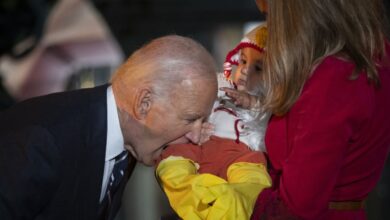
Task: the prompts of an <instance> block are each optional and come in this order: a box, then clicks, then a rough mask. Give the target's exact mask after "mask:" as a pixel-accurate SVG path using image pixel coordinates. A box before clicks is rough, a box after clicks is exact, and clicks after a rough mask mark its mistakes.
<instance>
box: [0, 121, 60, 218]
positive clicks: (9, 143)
mask: <svg viewBox="0 0 390 220" xmlns="http://www.w3.org/2000/svg"><path fill="white" fill-rule="evenodd" d="M59 164H60V157H59V152H58V148H57V147H56V144H55V141H54V138H53V136H52V135H51V134H50V132H49V131H48V130H47V129H45V128H42V127H38V126H30V127H24V128H20V129H13V130H10V131H5V132H4V131H2V132H1V133H0V216H1V217H2V218H3V219H34V217H35V216H36V215H37V214H39V213H40V212H42V211H43V210H44V208H45V207H46V206H47V205H48V203H49V201H50V198H51V195H53V192H54V191H55V190H56V186H57V183H58V177H59Z"/></svg>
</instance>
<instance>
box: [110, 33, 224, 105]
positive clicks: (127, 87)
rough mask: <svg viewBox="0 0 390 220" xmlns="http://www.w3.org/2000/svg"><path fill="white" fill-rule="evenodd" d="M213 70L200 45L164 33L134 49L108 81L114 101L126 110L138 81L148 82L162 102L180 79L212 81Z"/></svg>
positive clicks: (207, 53) (166, 99)
mask: <svg viewBox="0 0 390 220" xmlns="http://www.w3.org/2000/svg"><path fill="white" fill-rule="evenodd" d="M215 73H216V65H215V63H214V60H213V58H212V57H211V55H210V54H209V52H208V51H207V50H206V49H205V48H204V47H203V46H202V45H200V44H199V43H197V42H195V41H194V40H192V39H190V38H187V37H182V36H178V35H168V36H164V37H160V38H156V39H154V40H152V41H151V42H150V43H148V44H146V45H145V46H143V47H141V48H140V49H138V50H137V51H135V52H134V53H133V54H132V55H131V56H130V57H129V58H128V60H127V61H126V62H125V63H124V64H123V65H122V66H120V67H119V68H118V70H117V71H116V72H115V74H114V75H113V78H112V80H111V83H112V88H113V91H114V94H115V99H116V100H117V105H118V106H119V107H120V108H122V109H123V108H124V109H126V110H127V111H129V108H130V107H131V106H132V103H131V102H132V99H131V95H132V94H134V92H135V90H136V89H137V88H138V87H139V86H141V85H149V86H150V88H151V89H152V94H153V95H154V96H155V98H156V100H162V101H164V102H166V101H169V100H170V99H169V98H170V97H171V94H172V93H174V92H177V91H176V88H178V86H180V85H182V84H181V82H183V81H184V80H188V79H190V80H191V79H195V78H196V79H202V80H211V81H213V82H214V84H215V85H216V74H215ZM169 103H170V102H168V103H167V104H169Z"/></svg>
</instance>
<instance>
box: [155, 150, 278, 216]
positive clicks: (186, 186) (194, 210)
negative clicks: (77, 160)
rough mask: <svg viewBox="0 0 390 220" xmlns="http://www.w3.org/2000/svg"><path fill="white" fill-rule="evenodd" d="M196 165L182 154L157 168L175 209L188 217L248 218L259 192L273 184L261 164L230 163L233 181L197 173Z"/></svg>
mask: <svg viewBox="0 0 390 220" xmlns="http://www.w3.org/2000/svg"><path fill="white" fill-rule="evenodd" d="M196 165H197V164H196V163H194V162H193V161H191V160H188V159H185V158H182V157H169V158H167V159H165V160H163V161H162V162H161V163H160V164H159V166H158V167H157V170H156V174H157V176H158V177H159V179H160V182H161V185H162V187H163V189H164V191H165V193H166V195H167V197H168V200H169V202H170V204H171V206H172V208H173V209H174V210H175V211H176V213H177V214H178V215H179V216H180V217H181V218H182V219H185V220H187V219H189V220H192V219H210V220H214V219H226V220H228V219H232V220H233V219H234V220H241V219H242V220H244V219H249V217H250V215H251V213H252V210H253V206H254V202H255V201H256V197H257V195H258V194H259V193H260V191H261V190H262V189H263V188H265V187H268V186H270V179H269V177H268V174H267V175H263V173H264V172H265V168H264V166H262V165H261V166H259V165H256V164H251V163H236V164H233V165H231V166H230V167H229V169H228V179H229V181H232V182H231V183H230V182H229V183H228V182H227V181H226V180H224V179H222V178H220V177H218V176H215V175H211V174H198V173H197V167H196ZM260 174H261V175H260ZM265 174H266V172H265Z"/></svg>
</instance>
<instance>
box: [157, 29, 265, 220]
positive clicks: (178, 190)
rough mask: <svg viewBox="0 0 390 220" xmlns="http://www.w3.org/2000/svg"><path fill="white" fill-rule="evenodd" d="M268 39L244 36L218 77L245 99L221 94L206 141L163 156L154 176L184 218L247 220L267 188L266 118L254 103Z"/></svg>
mask: <svg viewBox="0 0 390 220" xmlns="http://www.w3.org/2000/svg"><path fill="white" fill-rule="evenodd" d="M266 34H267V31H266V27H265V26H259V27H257V28H255V29H254V30H253V31H251V32H250V33H249V34H247V35H246V36H245V37H244V38H243V40H242V41H241V42H240V43H239V44H238V45H237V47H236V48H234V49H233V50H232V51H230V52H229V53H228V55H227V57H226V62H225V64H224V73H223V74H218V83H219V85H218V86H219V87H220V88H224V87H228V88H235V89H237V90H238V91H241V92H245V93H247V94H248V96H247V99H244V100H231V99H229V98H228V97H227V96H226V95H225V92H224V91H222V90H220V91H219V92H218V99H217V100H216V101H215V104H214V108H213V112H212V113H211V115H210V117H209V122H210V123H212V124H214V133H213V134H212V135H211V136H210V135H208V133H206V134H205V133H204V134H202V136H203V137H204V136H206V137H207V138H206V140H207V141H205V142H204V143H202V144H201V145H200V146H198V145H194V144H191V143H188V144H175V145H170V146H169V147H168V148H167V149H165V151H164V152H163V153H162V161H161V162H160V163H159V165H158V167H157V169H156V174H157V177H158V178H159V180H160V183H161V185H162V187H163V189H164V191H165V193H166V195H167V197H168V199H169V201H170V204H171V206H172V208H173V209H174V210H175V211H176V213H177V214H178V215H179V216H180V217H181V218H183V219H223V218H227V216H229V217H230V218H232V219H249V217H250V215H251V213H252V210H253V205H254V201H255V199H256V198H257V195H258V194H259V193H260V191H261V190H262V189H264V188H267V187H270V185H271V180H270V178H269V176H268V174H267V171H266V159H265V157H264V155H263V153H262V152H264V151H265V146H264V140H263V137H264V133H265V129H266V125H267V122H268V119H269V114H268V113H266V112H264V111H263V110H262V109H261V107H260V105H259V102H258V101H257V97H258V96H261V95H262V89H261V86H260V85H261V84H260V82H261V78H262V59H263V56H264V52H265V51H264V48H265V40H266ZM233 65H237V68H236V69H235V71H234V74H231V73H232V69H233V68H232V67H233ZM236 103H240V105H242V106H245V107H247V108H248V109H244V108H242V107H240V106H236ZM232 206H233V207H232ZM222 216H224V217H222Z"/></svg>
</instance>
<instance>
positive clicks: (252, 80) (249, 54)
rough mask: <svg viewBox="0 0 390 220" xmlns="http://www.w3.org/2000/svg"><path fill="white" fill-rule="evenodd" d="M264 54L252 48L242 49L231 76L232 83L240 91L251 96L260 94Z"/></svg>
mask: <svg viewBox="0 0 390 220" xmlns="http://www.w3.org/2000/svg"><path fill="white" fill-rule="evenodd" d="M263 57H264V54H263V53H261V52H259V51H258V50H255V49H253V48H249V47H247V48H243V49H241V52H240V60H239V63H238V66H237V69H236V71H235V73H234V75H233V81H234V83H236V85H237V89H238V90H240V91H246V92H249V93H251V94H258V93H259V92H260V82H261V80H262V73H263Z"/></svg>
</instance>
